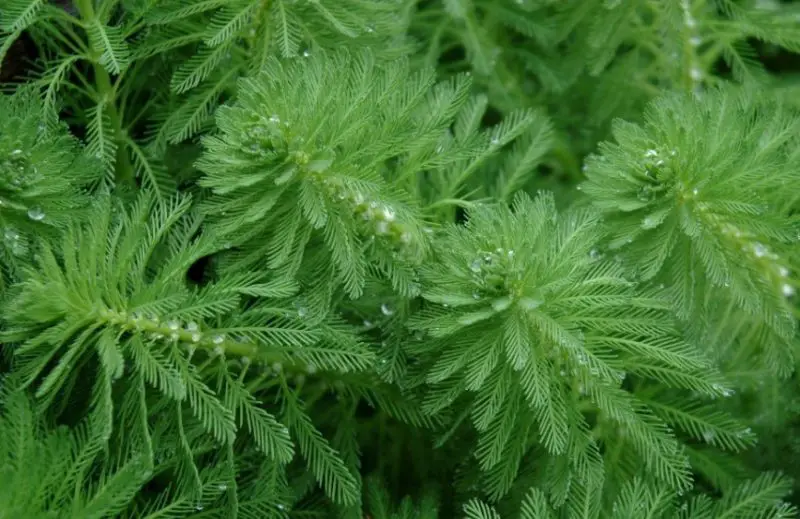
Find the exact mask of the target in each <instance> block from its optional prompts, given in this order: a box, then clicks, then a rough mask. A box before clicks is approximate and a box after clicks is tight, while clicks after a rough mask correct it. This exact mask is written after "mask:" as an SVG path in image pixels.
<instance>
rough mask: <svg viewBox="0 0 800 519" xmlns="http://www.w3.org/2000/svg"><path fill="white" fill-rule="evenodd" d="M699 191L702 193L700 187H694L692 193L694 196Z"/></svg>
mask: <svg viewBox="0 0 800 519" xmlns="http://www.w3.org/2000/svg"><path fill="white" fill-rule="evenodd" d="M698 193H700V190H699V189H697V188H694V189H692V194H693V195H694V196H697V194H698Z"/></svg>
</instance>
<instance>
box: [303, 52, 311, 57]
mask: <svg viewBox="0 0 800 519" xmlns="http://www.w3.org/2000/svg"><path fill="white" fill-rule="evenodd" d="M309 56H311V52H310V51H308V50H304V51H303V57H304V58H307V57H309Z"/></svg>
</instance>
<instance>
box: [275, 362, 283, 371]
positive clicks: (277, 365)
mask: <svg viewBox="0 0 800 519" xmlns="http://www.w3.org/2000/svg"><path fill="white" fill-rule="evenodd" d="M282 369H283V365H282V364H281V363H280V362H276V363H275V364H273V365H272V371H274V372H275V373H280V372H281V370H282Z"/></svg>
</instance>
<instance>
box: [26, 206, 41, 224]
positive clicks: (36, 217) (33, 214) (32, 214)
mask: <svg viewBox="0 0 800 519" xmlns="http://www.w3.org/2000/svg"><path fill="white" fill-rule="evenodd" d="M44 216H45V215H44V211H42V208H41V207H38V206H36V207H31V208H30V209H28V218H30V219H31V220H33V221H34V222H41V221H42V220H44Z"/></svg>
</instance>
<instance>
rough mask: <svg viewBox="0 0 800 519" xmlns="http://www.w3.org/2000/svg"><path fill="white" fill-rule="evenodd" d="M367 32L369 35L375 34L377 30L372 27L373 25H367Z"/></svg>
mask: <svg viewBox="0 0 800 519" xmlns="http://www.w3.org/2000/svg"><path fill="white" fill-rule="evenodd" d="M367 32H368V33H373V32H375V28H374V27H373V26H371V25H367Z"/></svg>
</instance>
